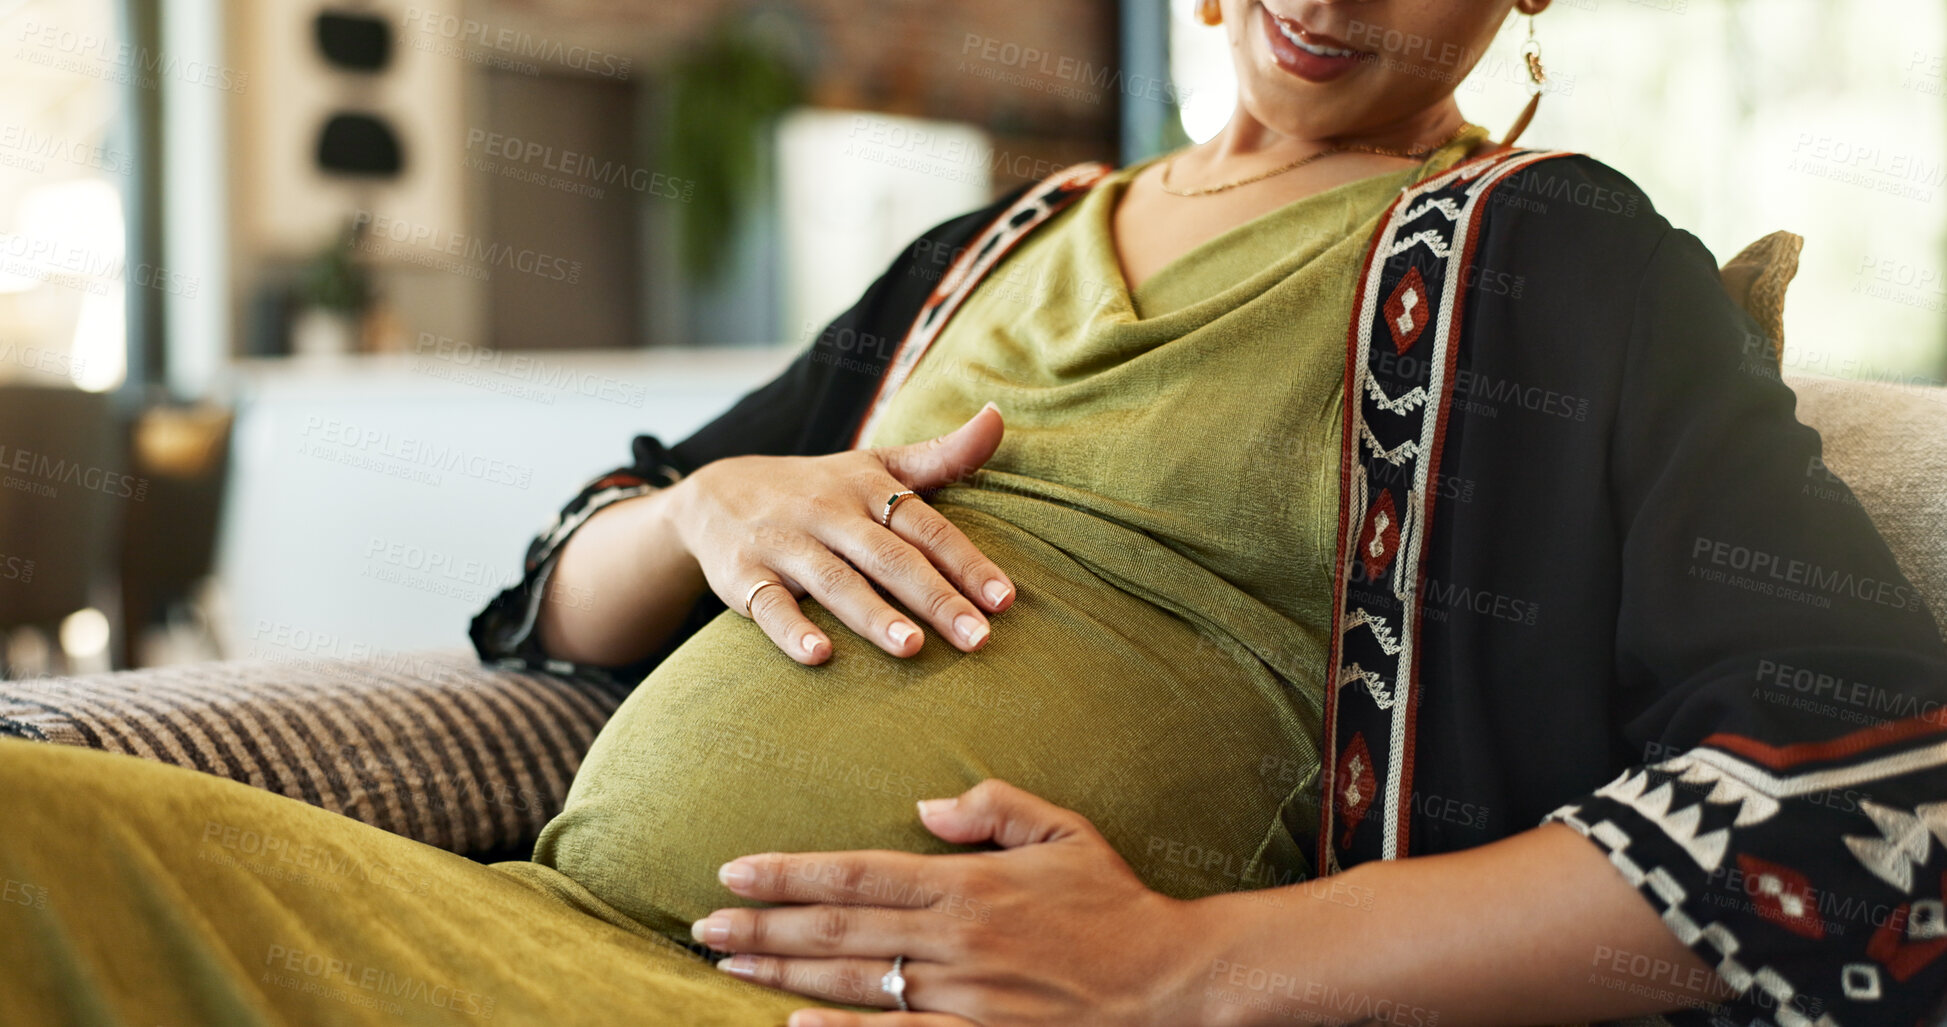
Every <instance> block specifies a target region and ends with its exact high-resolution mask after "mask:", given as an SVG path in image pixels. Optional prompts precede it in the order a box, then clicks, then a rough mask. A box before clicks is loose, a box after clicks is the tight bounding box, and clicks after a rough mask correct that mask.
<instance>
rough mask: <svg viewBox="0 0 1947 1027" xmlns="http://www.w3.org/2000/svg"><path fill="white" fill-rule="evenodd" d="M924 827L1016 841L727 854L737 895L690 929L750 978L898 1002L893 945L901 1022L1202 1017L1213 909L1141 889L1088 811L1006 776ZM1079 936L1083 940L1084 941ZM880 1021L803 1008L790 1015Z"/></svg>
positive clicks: (965, 839)
mask: <svg viewBox="0 0 1947 1027" xmlns="http://www.w3.org/2000/svg"><path fill="white" fill-rule="evenodd" d="M921 811H922V818H923V822H924V824H925V825H926V828H927V830H929V831H931V832H932V833H934V834H935V835H938V836H939V837H940V838H942V839H945V840H947V841H950V842H953V843H955V844H960V845H979V844H993V845H996V846H999V847H1000V848H1002V849H1003V850H1005V851H1001V852H975V853H965V854H956V855H940V856H921V855H916V854H913V853H905V852H887V851H878V852H846V853H805V854H795V855H786V854H778V853H772V854H766V855H758V856H749V857H745V858H742V859H738V860H735V861H733V862H731V863H729V864H726V865H725V866H724V868H723V870H722V871H721V873H720V875H719V876H720V877H721V879H722V880H723V881H724V883H725V885H726V886H727V887H729V888H730V889H731V890H732V891H734V892H735V893H736V894H737V895H739V896H741V897H743V898H746V899H755V900H758V901H761V902H773V903H786V904H789V905H784V906H782V907H780V908H775V909H747V908H729V909H721V910H718V911H716V912H714V913H712V914H711V915H710V916H709V917H708V918H706V919H704V920H701V921H698V922H697V924H696V925H695V927H694V928H693V929H692V931H693V934H694V936H695V937H696V938H697V939H698V940H699V941H702V942H703V943H704V944H706V945H709V946H710V947H711V948H713V949H716V950H718V951H720V952H730V953H737V955H734V956H732V957H730V958H728V959H725V960H723V961H722V962H720V963H719V964H718V965H719V967H720V968H722V969H723V970H724V971H725V972H727V973H730V974H733V975H735V976H737V977H741V978H744V979H745V980H751V981H756V982H758V983H760V984H766V985H769V986H771V987H776V988H783V989H786V990H789V991H795V992H798V993H800V994H803V995H808V996H811V997H814V998H820V999H824V1000H827V1001H831V1002H838V1003H842V1004H846V1005H864V1006H877V1007H879V1008H882V1009H884V1008H892V1007H893V1004H894V1000H893V998H892V997H891V996H890V995H889V994H888V993H887V992H885V991H884V990H883V989H882V986H881V985H882V979H883V977H884V976H885V975H886V973H887V971H889V970H891V969H892V966H893V957H894V956H903V957H905V958H904V960H903V961H902V964H901V967H900V972H901V974H902V975H903V976H904V978H905V981H906V988H907V990H906V992H905V996H906V998H907V1000H908V1004H909V1006H910V1007H911V1008H912V1009H914V1010H925V1011H927V1012H924V1013H914V1014H912V1015H910V1016H897V1015H895V1016H893V1017H890V1018H885V1022H886V1024H887V1027H892V1025H893V1024H911V1025H912V1027H921V1025H928V1027H932V1025H938V1027H972V1025H974V1024H995V1025H998V1024H1007V1025H1010V1027H1013V1025H1021V1027H1058V1025H1059V1027H1067V1025H1070V1024H1079V1023H1114V1024H1126V1025H1130V1027H1165V1025H1170V1027H1174V1025H1177V1024H1186V1023H1203V1022H1205V1018H1204V1016H1203V1013H1204V1006H1205V1004H1206V999H1205V996H1204V988H1203V982H1204V980H1205V978H1206V977H1208V976H1209V969H1210V965H1211V954H1212V953H1213V952H1214V951H1215V950H1216V949H1215V943H1216V939H1217V938H1218V937H1219V936H1220V934H1221V931H1219V930H1218V929H1217V925H1216V924H1214V923H1212V922H1211V921H1210V919H1209V907H1208V906H1207V905H1204V904H1199V903H1195V902H1187V901H1183V900H1179V899H1172V898H1170V897H1168V896H1165V895H1162V894H1160V893H1158V892H1155V891H1152V890H1150V889H1149V888H1147V887H1145V886H1144V885H1143V883H1142V881H1141V880H1140V879H1138V878H1137V876H1136V874H1135V873H1134V871H1132V870H1131V869H1130V867H1129V864H1128V863H1127V862H1125V861H1124V860H1123V859H1122V857H1121V856H1119V855H1118V854H1117V853H1116V850H1115V849H1114V848H1113V847H1112V846H1110V844H1109V842H1108V841H1107V840H1106V839H1105V838H1104V837H1103V836H1102V834H1101V833H1100V832H1099V831H1097V830H1096V829H1095V827H1094V826H1093V825H1092V824H1090V823H1089V821H1088V819H1087V818H1086V817H1084V816H1082V815H1081V814H1079V813H1076V812H1074V811H1072V810H1066V809H1062V808H1061V807H1058V806H1056V805H1054V804H1053V803H1050V802H1048V801H1046V800H1044V799H1041V798H1038V797H1036V796H1034V795H1031V794H1029V793H1028V792H1026V791H1023V790H1021V789H1019V788H1016V787H1014V786H1012V785H1009V784H1006V783H1004V782H1001V781H998V780H989V781H986V782H983V783H982V784H980V785H978V786H976V787H974V788H973V789H971V790H969V791H967V792H966V793H964V794H962V795H961V796H959V797H958V798H956V799H947V800H936V801H934V802H929V803H925V804H922V806H921ZM1084 936H1085V937H1084ZM867 1022H872V1023H877V1022H880V1018H860V1017H858V1016H856V1015H853V1014H849V1013H843V1012H838V1011H832V1010H820V1011H800V1012H798V1013H795V1014H793V1015H792V1017H791V1027H863V1025H864V1024H865V1023H867Z"/></svg>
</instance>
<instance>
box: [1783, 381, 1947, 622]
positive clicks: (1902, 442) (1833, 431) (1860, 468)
mask: <svg viewBox="0 0 1947 1027" xmlns="http://www.w3.org/2000/svg"><path fill="white" fill-rule="evenodd" d="M1785 383H1786V384H1787V385H1790V386H1791V387H1792V390H1793V391H1795V392H1797V393H1798V419H1799V420H1800V421H1802V422H1804V423H1805V424H1808V425H1810V426H1812V427H1813V428H1816V429H1818V431H1819V435H1820V436H1821V437H1822V438H1823V439H1824V441H1825V465H1826V467H1828V468H1829V469H1831V471H1832V473H1834V474H1837V475H1838V476H1839V477H1841V478H1843V479H1845V482H1846V484H1847V485H1848V486H1850V487H1851V489H1852V492H1853V495H1855V496H1857V497H1858V499H1859V503H1860V505H1861V506H1863V507H1865V508H1866V513H1867V514H1869V515H1871V517H1872V519H1873V523H1874V524H1875V525H1878V527H1879V531H1880V534H1881V535H1884V536H1885V537H1886V541H1887V544H1889V545H1891V546H1892V547H1893V554H1894V555H1895V556H1897V557H1898V558H1899V560H1900V567H1901V568H1902V569H1903V570H1905V571H1906V576H1907V577H1908V578H1909V579H1910V580H1911V581H1912V582H1913V584H1914V586H1915V587H1916V588H1918V589H1919V590H1920V593H1921V594H1922V595H1924V596H1926V598H1927V603H1928V606H1929V607H1930V608H1931V609H1932V610H1933V613H1934V620H1935V621H1939V620H1941V615H1942V613H1943V612H1947V388H1940V387H1918V386H1911V385H1900V384H1887V383H1881V382H1856V381H1844V380H1841V379H1837V378H1816V377H1811V376H1799V375H1790V374H1787V375H1786V376H1785Z"/></svg>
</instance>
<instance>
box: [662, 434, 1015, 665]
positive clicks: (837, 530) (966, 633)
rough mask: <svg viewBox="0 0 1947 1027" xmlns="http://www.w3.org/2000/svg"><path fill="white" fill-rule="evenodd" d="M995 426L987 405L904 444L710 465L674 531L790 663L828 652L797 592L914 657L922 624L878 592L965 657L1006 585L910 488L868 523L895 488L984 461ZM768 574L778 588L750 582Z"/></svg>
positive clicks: (956, 473)
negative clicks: (955, 424)
mask: <svg viewBox="0 0 1947 1027" xmlns="http://www.w3.org/2000/svg"><path fill="white" fill-rule="evenodd" d="M1002 431H1003V426H1002V424H1001V415H1000V409H999V408H998V407H994V406H993V404H991V403H990V404H988V405H987V406H986V407H982V408H981V409H980V411H979V412H978V413H976V414H974V416H973V417H971V418H969V419H968V420H967V422H966V423H965V424H963V425H961V426H960V427H959V428H957V429H955V430H954V431H952V432H949V433H947V434H945V435H942V436H939V437H937V438H933V439H928V440H926V441H924V442H915V443H913V444H911V445H906V446H887V447H877V448H872V449H863V450H849V451H847V452H844V453H834V454H831V455H828V456H815V457H776V456H743V457H732V458H729V459H725V460H718V461H715V462H713V463H710V464H706V465H705V466H703V467H701V468H698V469H697V470H696V471H695V472H694V473H692V474H691V475H689V476H688V477H687V478H685V479H684V480H683V481H682V482H680V483H678V484H677V485H676V486H675V488H676V489H677V490H679V492H680V498H679V499H678V501H677V503H676V506H675V509H674V511H673V513H672V516H673V517H674V518H675V523H676V530H677V535H678V536H679V537H680V538H681V539H682V542H683V545H684V547H685V548H687V549H688V550H689V551H690V553H691V554H692V555H694V556H695V558H696V560H697V563H698V564H699V565H700V566H701V568H702V570H703V574H704V577H705V579H706V580H707V581H708V582H709V586H710V588H712V589H713V590H715V592H716V593H717V596H718V597H719V598H721V599H722V600H723V602H724V605H726V606H728V607H729V608H730V609H732V610H737V611H743V610H744V608H745V600H746V597H748V598H749V604H750V609H749V615H750V617H751V619H752V620H754V621H756V622H757V624H758V626H759V627H761V628H763V629H764V633H765V634H767V635H769V636H770V638H771V640H772V641H773V642H775V643H776V644H777V646H778V648H780V649H783V650H784V651H785V652H786V653H788V654H790V656H791V658H792V659H794V660H797V661H798V662H799V663H805V664H818V663H823V662H824V661H825V660H826V659H828V658H830V656H831V653H832V643H831V640H830V639H827V638H826V637H825V635H824V633H823V632H822V631H820V630H819V629H818V628H817V626H816V625H814V624H813V623H812V622H811V620H810V619H809V618H807V617H806V616H805V615H804V613H803V611H801V610H800V609H799V608H798V600H799V598H801V597H803V596H806V595H810V596H811V597H813V598H815V599H816V600H818V602H819V603H820V604H822V605H823V606H824V607H825V609H827V610H829V611H831V613H832V615H833V616H834V617H836V618H838V620H839V621H841V622H843V623H844V624H845V625H846V626H847V627H849V628H851V629H852V630H853V631H856V632H858V633H859V634H860V635H861V636H863V637H865V638H866V639H869V640H870V641H871V642H872V643H873V644H875V645H877V646H878V647H879V648H881V649H884V650H885V651H886V652H888V653H891V654H892V655H894V656H911V655H913V654H914V653H917V652H918V651H919V648H920V644H921V642H922V641H923V640H924V638H925V635H924V632H922V631H921V630H920V628H919V627H918V626H916V625H915V624H914V623H913V620H914V618H911V617H908V616H907V615H906V614H905V613H903V612H901V611H900V610H898V609H896V608H894V607H893V606H892V605H891V604H890V603H889V602H887V601H886V597H885V596H883V595H881V594H880V592H879V591H878V589H884V590H885V592H886V593H889V594H890V595H891V597H892V598H894V599H897V600H898V601H899V602H901V603H903V604H904V605H905V607H906V609H907V610H911V611H913V612H914V613H915V614H917V615H918V619H919V620H923V621H924V622H926V623H927V624H930V625H932V626H933V629H934V630H936V631H938V632H940V633H941V634H942V635H943V636H945V637H946V638H948V639H951V640H952V642H953V644H954V645H955V646H956V647H958V648H959V649H961V650H962V651H965V652H972V651H974V650H976V649H979V648H980V647H981V645H982V644H984V643H985V642H986V640H987V635H988V621H987V617H986V614H987V613H998V612H1000V611H1001V610H1003V609H1006V608H1007V607H1008V606H1009V605H1010V604H1011V603H1012V600H1013V598H1014V585H1013V583H1012V582H1011V581H1010V580H1009V579H1008V577H1007V575H1006V574H1005V573H1004V572H1002V571H1001V569H1000V568H999V567H997V566H995V564H994V562H993V561H992V560H989V559H988V558H987V557H986V556H985V555H984V554H983V553H981V551H980V550H979V549H978V548H977V547H976V546H975V545H974V544H973V543H972V542H971V541H969V540H968V538H967V536H966V535H965V534H963V533H962V532H961V531H960V529H959V528H957V527H955V526H954V525H953V524H952V522H950V521H948V520H947V519H946V518H945V517H944V516H942V515H941V514H940V513H939V511H937V510H934V509H933V508H932V507H931V506H929V505H928V504H927V503H926V502H925V501H924V500H923V499H922V498H921V497H919V496H912V497H908V498H906V499H904V500H902V501H900V502H899V503H898V504H897V505H896V506H895V507H894V509H893V512H892V516H891V518H890V521H889V523H888V524H885V525H881V524H880V522H879V517H880V514H881V512H883V511H884V509H885V506H886V501H887V499H888V498H889V497H891V496H892V495H893V494H894V493H897V492H901V491H905V490H912V491H915V492H918V491H922V490H926V489H932V488H937V487H939V486H941V485H945V484H947V483H948V482H952V481H956V480H958V479H960V478H963V477H965V476H966V475H967V474H968V473H970V472H972V471H973V470H975V469H976V468H978V467H979V466H980V465H982V464H984V463H986V462H987V460H988V458H990V457H992V456H993V454H994V450H995V449H997V448H998V447H999V446H1000V440H1001V433H1002ZM766 581H772V582H777V583H778V584H780V585H782V586H783V587H781V588H777V587H757V586H759V585H760V584H761V583H763V582H766ZM753 589H755V591H753Z"/></svg>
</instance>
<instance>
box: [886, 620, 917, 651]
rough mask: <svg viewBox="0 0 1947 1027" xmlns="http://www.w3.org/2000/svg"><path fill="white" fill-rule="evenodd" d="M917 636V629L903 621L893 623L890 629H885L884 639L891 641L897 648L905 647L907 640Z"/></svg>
mask: <svg viewBox="0 0 1947 1027" xmlns="http://www.w3.org/2000/svg"><path fill="white" fill-rule="evenodd" d="M917 634H919V629H918V628H915V627H913V626H912V625H911V624H908V623H906V622H905V621H903V620H896V621H893V622H892V627H889V628H887V629H886V637H888V638H890V639H892V644H893V645H898V646H903V645H905V644H906V640H907V639H909V638H911V637H913V636H914V635H917Z"/></svg>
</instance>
